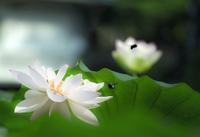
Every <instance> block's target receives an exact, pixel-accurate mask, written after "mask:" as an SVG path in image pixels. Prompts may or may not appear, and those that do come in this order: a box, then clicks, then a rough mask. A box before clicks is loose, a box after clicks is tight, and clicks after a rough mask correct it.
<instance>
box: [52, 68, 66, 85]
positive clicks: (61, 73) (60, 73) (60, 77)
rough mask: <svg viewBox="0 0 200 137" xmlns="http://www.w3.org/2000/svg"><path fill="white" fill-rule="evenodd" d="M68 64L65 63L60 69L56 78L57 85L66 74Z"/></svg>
mask: <svg viewBox="0 0 200 137" xmlns="http://www.w3.org/2000/svg"><path fill="white" fill-rule="evenodd" d="M67 68H68V65H64V66H62V67H61V68H60V69H59V70H58V73H57V75H56V79H55V84H56V85H57V84H58V83H59V82H60V81H61V80H62V79H63V77H64V76H65V73H66V71H67Z"/></svg>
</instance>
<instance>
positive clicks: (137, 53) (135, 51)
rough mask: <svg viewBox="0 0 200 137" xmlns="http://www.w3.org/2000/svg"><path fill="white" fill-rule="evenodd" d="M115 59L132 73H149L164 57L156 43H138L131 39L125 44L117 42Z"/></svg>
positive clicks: (114, 53) (114, 52)
mask: <svg viewBox="0 0 200 137" xmlns="http://www.w3.org/2000/svg"><path fill="white" fill-rule="evenodd" d="M115 45H116V50H115V51H113V53H112V55H113V58H114V59H115V60H116V61H117V62H118V63H119V64H120V65H121V66H122V67H123V68H124V69H126V70H127V71H129V72H131V73H143V72H146V71H148V70H149V69H150V68H151V67H152V66H153V65H154V64H155V63H156V62H157V61H158V60H159V59H160V57H161V56H162V52H161V51H159V50H157V49H156V45H155V44H154V43H146V42H144V41H136V40H135V39H134V38H131V37H129V38H128V39H127V40H126V41H125V42H123V41H121V40H116V43H115Z"/></svg>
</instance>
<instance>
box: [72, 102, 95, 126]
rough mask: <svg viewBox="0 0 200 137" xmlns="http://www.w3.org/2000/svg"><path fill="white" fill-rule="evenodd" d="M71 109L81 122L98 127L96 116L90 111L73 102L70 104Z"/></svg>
mask: <svg viewBox="0 0 200 137" xmlns="http://www.w3.org/2000/svg"><path fill="white" fill-rule="evenodd" d="M70 107H71V110H72V112H73V113H74V115H75V116H76V117H78V118H79V119H80V120H82V121H84V122H86V123H89V124H92V125H95V126H97V125H98V120H97V118H96V116H95V115H94V114H93V113H92V112H91V111H90V110H89V109H87V108H85V107H83V106H81V105H79V104H76V103H73V102H70Z"/></svg>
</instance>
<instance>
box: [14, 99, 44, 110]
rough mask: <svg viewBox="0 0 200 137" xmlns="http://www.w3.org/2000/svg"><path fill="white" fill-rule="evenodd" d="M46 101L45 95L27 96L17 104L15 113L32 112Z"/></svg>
mask: <svg viewBox="0 0 200 137" xmlns="http://www.w3.org/2000/svg"><path fill="white" fill-rule="evenodd" d="M47 101H48V98H47V97H46V96H40V97H33V98H28V99H25V100H23V101H22V102H20V103H19V104H17V106H16V107H15V113H23V112H32V111H34V110H36V109H38V108H40V107H41V106H42V105H44V104H45V103H46V102H47Z"/></svg>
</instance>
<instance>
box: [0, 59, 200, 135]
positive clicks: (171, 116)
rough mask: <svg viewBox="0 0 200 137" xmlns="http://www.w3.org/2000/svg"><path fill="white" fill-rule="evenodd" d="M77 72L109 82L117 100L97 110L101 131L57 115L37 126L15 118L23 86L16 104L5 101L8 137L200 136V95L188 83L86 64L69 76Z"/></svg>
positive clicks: (0, 116) (0, 107)
mask: <svg viewBox="0 0 200 137" xmlns="http://www.w3.org/2000/svg"><path fill="white" fill-rule="evenodd" d="M77 73H82V74H83V77H84V78H87V79H89V80H91V81H94V82H104V83H105V85H104V87H103V88H102V89H101V90H100V92H101V93H102V94H103V95H105V96H106V95H111V96H113V99H112V100H110V101H107V102H104V103H102V104H101V106H100V107H99V108H96V109H93V110H92V111H94V113H95V114H96V115H97V117H98V119H99V121H100V123H101V124H100V126H99V127H92V126H90V125H87V124H85V123H83V122H81V121H79V120H77V119H76V118H72V120H71V121H70V120H67V119H65V118H63V117H62V116H61V115H59V114H57V113H54V114H53V115H52V116H51V117H50V118H49V117H48V116H47V114H46V115H44V116H42V117H40V118H39V119H37V120H35V121H30V120H29V119H30V114H14V113H13V110H14V106H15V104H16V103H17V102H19V101H20V100H22V99H23V96H22V95H23V94H24V92H25V91H26V90H27V89H26V88H25V87H23V88H22V89H21V90H20V91H19V92H18V93H16V96H15V97H14V98H13V102H12V103H9V102H6V101H0V126H1V127H4V128H5V129H7V130H8V137H27V136H28V137H37V136H40V137H42V136H48V137H55V136H59V137H66V136H70V137H75V136H77V137H79V136H92V137H102V136H105V137H107V136H108V137H109V136H115V137H121V136H126V137H129V136H130V137H131V136H135V137H141V136H148V137H156V136H159V137H177V136H181V137H188V136H192V135H195V134H196V131H198V128H199V126H200V117H199V114H200V94H199V93H197V92H196V91H194V90H193V89H191V88H190V87H189V86H188V85H186V84H184V83H180V84H175V85H169V84H165V83H162V82H157V81H155V80H152V79H151V78H149V77H147V76H144V77H140V78H137V77H132V76H129V75H126V74H120V73H117V72H114V71H112V70H109V69H106V68H105V69H101V70H100V71H97V72H96V71H91V70H89V69H88V68H87V67H86V66H85V65H84V64H83V63H82V62H80V63H79V64H77V65H76V66H75V67H72V68H69V70H68V72H67V74H66V76H69V75H72V74H77ZM0 134H1V131H0Z"/></svg>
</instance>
